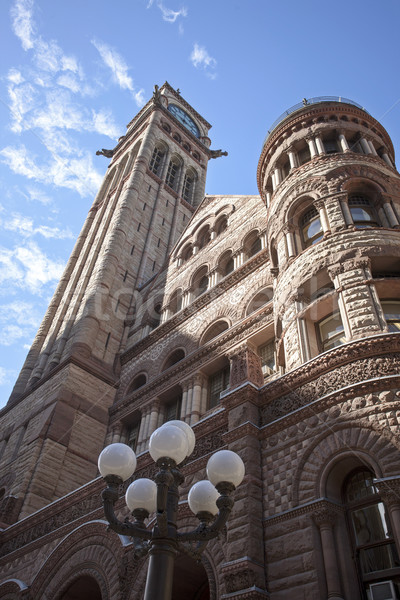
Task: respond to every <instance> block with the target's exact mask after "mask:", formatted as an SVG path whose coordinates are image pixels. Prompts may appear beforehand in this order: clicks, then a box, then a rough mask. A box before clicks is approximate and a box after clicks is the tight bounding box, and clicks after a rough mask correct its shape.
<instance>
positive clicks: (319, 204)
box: [313, 200, 330, 233]
mask: <svg viewBox="0 0 400 600" xmlns="http://www.w3.org/2000/svg"><path fill="white" fill-rule="evenodd" d="M313 205H314V206H315V208H316V209H317V211H318V212H319V218H320V221H321V226H322V231H323V232H324V233H328V231H330V227H329V221H328V217H327V214H326V210H325V203H324V202H323V200H316V201H315V202H313Z"/></svg>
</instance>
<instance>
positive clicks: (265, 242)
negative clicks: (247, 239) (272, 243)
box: [260, 231, 268, 250]
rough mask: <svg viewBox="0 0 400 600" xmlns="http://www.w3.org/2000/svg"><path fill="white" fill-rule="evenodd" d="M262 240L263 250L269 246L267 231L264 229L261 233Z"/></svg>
mask: <svg viewBox="0 0 400 600" xmlns="http://www.w3.org/2000/svg"><path fill="white" fill-rule="evenodd" d="M260 241H261V250H265V248H267V246H268V240H267V232H266V231H263V232H262V233H261V234H260Z"/></svg>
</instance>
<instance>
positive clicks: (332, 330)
mask: <svg viewBox="0 0 400 600" xmlns="http://www.w3.org/2000/svg"><path fill="white" fill-rule="evenodd" d="M318 329H319V337H320V341H321V349H322V352H325V350H330V349H331V348H336V346H341V345H342V344H344V343H345V342H346V337H345V335H344V330H343V323H342V320H341V318H340V314H339V313H338V312H336V313H334V314H333V315H330V316H329V317H327V318H326V319H323V321H320V323H318Z"/></svg>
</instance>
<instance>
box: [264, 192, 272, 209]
mask: <svg viewBox="0 0 400 600" xmlns="http://www.w3.org/2000/svg"><path fill="white" fill-rule="evenodd" d="M265 203H266V205H267V208H269V205H270V204H271V192H265Z"/></svg>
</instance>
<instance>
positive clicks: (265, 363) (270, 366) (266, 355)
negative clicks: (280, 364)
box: [258, 340, 275, 376]
mask: <svg viewBox="0 0 400 600" xmlns="http://www.w3.org/2000/svg"><path fill="white" fill-rule="evenodd" d="M258 352H259V355H260V357H261V368H262V372H263V374H264V375H266V376H268V375H272V373H273V372H274V371H275V342H274V340H271V341H270V342H268V343H267V344H264V345H263V346H261V347H260V348H259V351H258Z"/></svg>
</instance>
